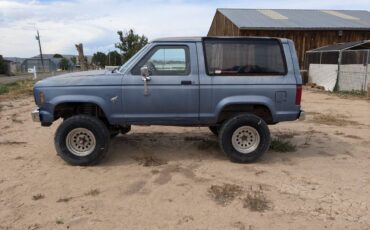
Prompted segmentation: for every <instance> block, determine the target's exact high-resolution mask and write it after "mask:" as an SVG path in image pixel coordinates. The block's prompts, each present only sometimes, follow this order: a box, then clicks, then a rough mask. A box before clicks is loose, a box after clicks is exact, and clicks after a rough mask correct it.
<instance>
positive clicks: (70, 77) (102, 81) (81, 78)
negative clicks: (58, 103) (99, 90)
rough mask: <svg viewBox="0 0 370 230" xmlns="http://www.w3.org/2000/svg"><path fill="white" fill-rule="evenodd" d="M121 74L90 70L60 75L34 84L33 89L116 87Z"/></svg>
mask: <svg viewBox="0 0 370 230" xmlns="http://www.w3.org/2000/svg"><path fill="white" fill-rule="evenodd" d="M120 76H122V74H121V73H112V72H111V71H107V70H91V71H81V72H73V73H67V74H61V75H58V76H53V77H48V78H45V79H43V80H41V81H38V82H37V83H36V84H35V87H49V86H50V87H51V86H53V87H58V86H83V85H89V86H91V85H116V84H120V82H121V77H120Z"/></svg>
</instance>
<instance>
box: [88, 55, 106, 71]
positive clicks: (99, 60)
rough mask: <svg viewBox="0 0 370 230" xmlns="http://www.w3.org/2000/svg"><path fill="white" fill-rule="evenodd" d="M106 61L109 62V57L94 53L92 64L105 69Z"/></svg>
mask: <svg viewBox="0 0 370 230" xmlns="http://www.w3.org/2000/svg"><path fill="white" fill-rule="evenodd" d="M106 60H107V55H105V53H102V52H96V53H94V55H93V57H92V60H91V62H92V63H93V64H95V65H97V66H100V67H102V68H104V67H105V63H106Z"/></svg>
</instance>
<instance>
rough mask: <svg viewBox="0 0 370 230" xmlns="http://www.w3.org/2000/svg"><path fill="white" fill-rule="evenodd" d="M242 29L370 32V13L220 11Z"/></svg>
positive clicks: (294, 10) (259, 10) (273, 10)
mask: <svg viewBox="0 0 370 230" xmlns="http://www.w3.org/2000/svg"><path fill="white" fill-rule="evenodd" d="M217 10H218V11H219V12H220V13H222V14H223V15H224V16H226V17H227V18H228V19H229V20H230V21H231V22H233V23H234V24H235V25H236V26H237V27H239V28H240V29H259V30H261V29H269V30H271V29H272V30H283V29H284V30H287V29H288V30H303V29H304V30H310V29H315V30H370V12H369V11H366V10H298V9H217Z"/></svg>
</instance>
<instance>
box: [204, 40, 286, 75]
mask: <svg viewBox="0 0 370 230" xmlns="http://www.w3.org/2000/svg"><path fill="white" fill-rule="evenodd" d="M204 49H205V54H206V63H207V66H206V67H207V73H208V74H209V75H217V76H219V75H220V76H258V75H285V74H286V72H287V69H286V63H285V57H284V52H283V49H282V45H281V44H280V41H279V40H277V39H206V40H204Z"/></svg>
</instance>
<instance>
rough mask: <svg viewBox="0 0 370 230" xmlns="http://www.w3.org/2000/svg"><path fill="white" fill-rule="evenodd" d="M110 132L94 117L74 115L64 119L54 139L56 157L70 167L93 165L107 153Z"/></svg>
mask: <svg viewBox="0 0 370 230" xmlns="http://www.w3.org/2000/svg"><path fill="white" fill-rule="evenodd" d="M109 138H110V132H109V130H108V129H107V127H106V126H105V124H104V123H103V122H102V121H100V120H99V119H97V118H96V117H92V116H88V115H76V116H72V117H70V118H68V119H66V120H65V121H64V122H63V123H62V124H61V125H60V126H59V127H58V129H57V131H56V133H55V138H54V144H55V148H56V150H57V153H58V155H59V156H60V157H61V158H62V159H63V160H65V161H66V162H68V163H69V164H72V165H93V164H97V163H98V162H99V161H100V160H102V159H103V158H104V156H105V154H106V153H107V151H108V146H109Z"/></svg>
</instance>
